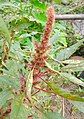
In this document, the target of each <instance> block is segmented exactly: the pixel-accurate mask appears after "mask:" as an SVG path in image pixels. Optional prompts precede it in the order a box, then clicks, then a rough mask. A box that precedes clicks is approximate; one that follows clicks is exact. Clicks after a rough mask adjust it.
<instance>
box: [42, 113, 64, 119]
mask: <svg viewBox="0 0 84 119" xmlns="http://www.w3.org/2000/svg"><path fill="white" fill-rule="evenodd" d="M42 119H64V118H63V117H62V116H61V114H59V113H57V112H47V113H45V114H44V115H43V118H42Z"/></svg>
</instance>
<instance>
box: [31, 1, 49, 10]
mask: <svg viewBox="0 0 84 119" xmlns="http://www.w3.org/2000/svg"><path fill="white" fill-rule="evenodd" d="M31 3H32V4H33V5H34V6H35V7H36V8H38V9H40V10H42V11H46V9H47V6H46V5H45V4H44V3H42V2H40V1H39V0H31Z"/></svg>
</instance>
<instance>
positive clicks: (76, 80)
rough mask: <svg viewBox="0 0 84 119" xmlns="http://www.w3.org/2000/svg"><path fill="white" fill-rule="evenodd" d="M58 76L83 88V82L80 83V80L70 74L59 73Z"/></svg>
mask: <svg viewBox="0 0 84 119" xmlns="http://www.w3.org/2000/svg"><path fill="white" fill-rule="evenodd" d="M60 75H61V76H62V77H64V78H66V79H68V80H70V81H71V82H73V83H75V84H78V85H80V86H83V87H84V82H83V81H81V80H80V79H78V78H76V77H75V76H74V75H72V74H70V73H60Z"/></svg>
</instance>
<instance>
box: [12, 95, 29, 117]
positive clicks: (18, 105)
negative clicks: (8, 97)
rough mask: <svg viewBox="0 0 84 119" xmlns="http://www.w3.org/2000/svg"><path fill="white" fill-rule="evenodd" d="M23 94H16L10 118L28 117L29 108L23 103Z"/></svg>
mask: <svg viewBox="0 0 84 119" xmlns="http://www.w3.org/2000/svg"><path fill="white" fill-rule="evenodd" d="M23 98H24V96H23V95H22V94H20V95H18V96H16V97H15V98H14V100H13V102H12V111H11V114H10V119H27V118H28V109H27V108H26V107H25V106H24V105H23Z"/></svg>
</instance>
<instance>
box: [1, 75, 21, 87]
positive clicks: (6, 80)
mask: <svg viewBox="0 0 84 119" xmlns="http://www.w3.org/2000/svg"><path fill="white" fill-rule="evenodd" d="M0 85H1V86H2V87H3V86H7V87H10V88H13V89H19V81H17V79H15V78H14V77H10V76H8V75H2V76H0Z"/></svg>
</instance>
